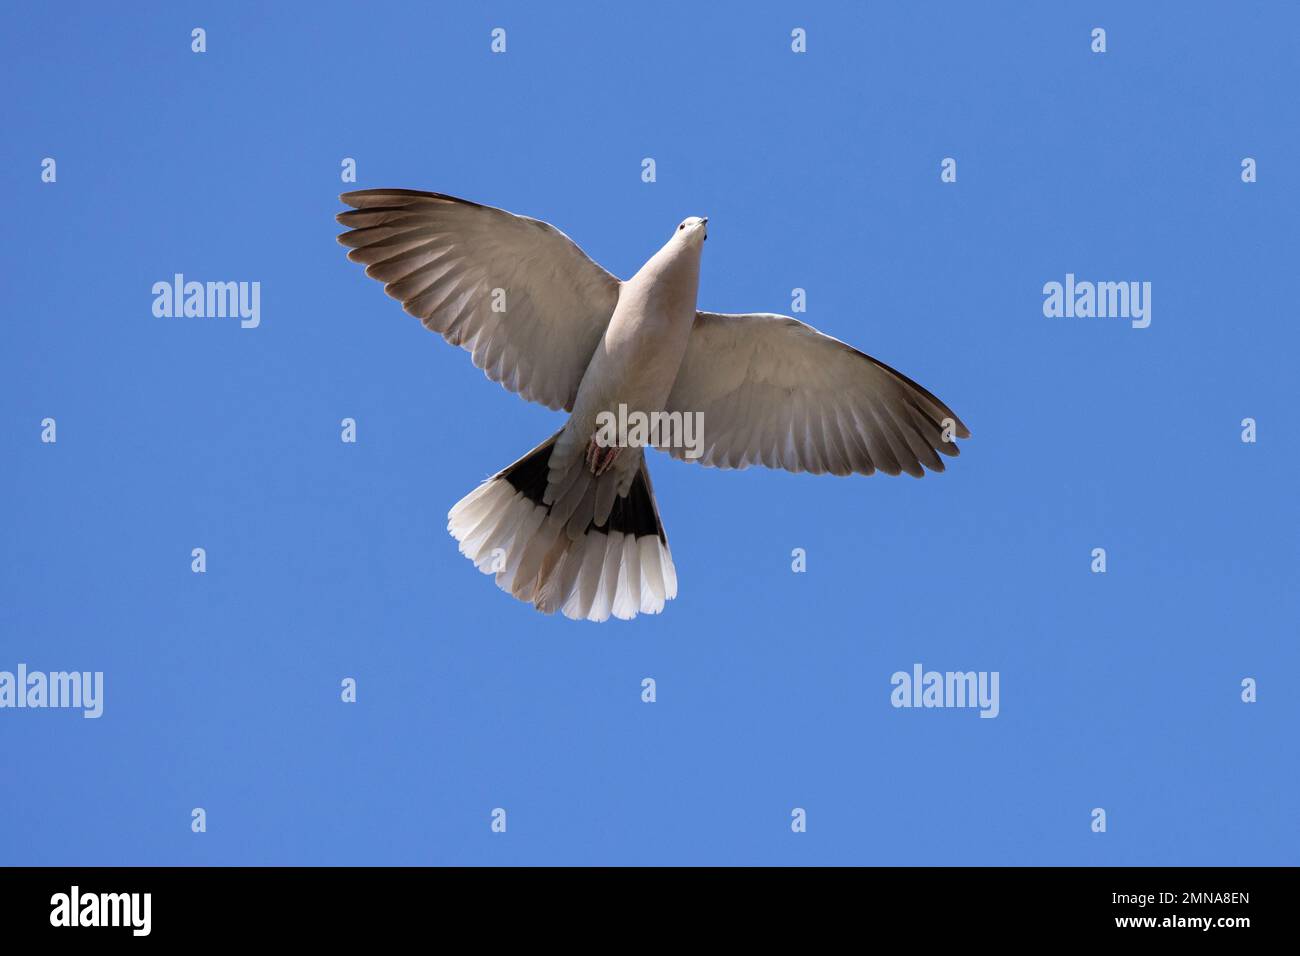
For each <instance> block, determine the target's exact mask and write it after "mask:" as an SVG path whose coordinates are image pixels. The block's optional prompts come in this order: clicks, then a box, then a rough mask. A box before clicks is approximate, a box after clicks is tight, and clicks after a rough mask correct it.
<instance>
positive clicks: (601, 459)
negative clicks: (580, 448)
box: [587, 435, 623, 478]
mask: <svg viewBox="0 0 1300 956" xmlns="http://www.w3.org/2000/svg"><path fill="white" fill-rule="evenodd" d="M622 450H623V449H622V448H620V447H619V446H618V445H602V444H600V442H598V441H597V440H596V436H595V435H592V436H591V440H590V441H588V442H587V470H588V471H590V472H591V473H592V474H593V475H595V476H596V477H597V478H599V477H600V476H601V475H603V474H604V473H605V472H607V471H609V466H610V465H612V464H614V459H616V458H618V453H619V452H621V451H622Z"/></svg>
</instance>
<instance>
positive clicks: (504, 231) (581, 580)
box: [338, 189, 970, 621]
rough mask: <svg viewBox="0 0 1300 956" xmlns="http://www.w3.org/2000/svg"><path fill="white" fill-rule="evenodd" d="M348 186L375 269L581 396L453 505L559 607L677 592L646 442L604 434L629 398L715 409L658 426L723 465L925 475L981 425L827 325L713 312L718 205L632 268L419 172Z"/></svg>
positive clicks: (539, 383)
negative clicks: (709, 307) (677, 425)
mask: <svg viewBox="0 0 1300 956" xmlns="http://www.w3.org/2000/svg"><path fill="white" fill-rule="evenodd" d="M340 198H341V199H342V201H343V202H344V203H346V204H347V205H348V206H351V207H353V208H351V209H349V210H347V211H346V212H342V213H339V215H338V221H339V222H340V223H341V224H343V225H344V226H347V227H348V231H347V232H345V233H343V234H342V235H340V236H339V237H338V238H339V242H340V243H342V244H343V245H345V246H348V247H349V248H350V249H351V251H350V252H349V253H348V258H349V259H351V260H352V261H353V262H360V263H364V264H365V266H366V275H368V276H370V277H371V278H374V279H378V280H379V281H381V282H383V283H384V291H385V292H387V293H388V294H389V295H390V296H392V297H393V298H395V299H397V300H399V301H400V302H401V303H402V308H403V309H405V311H407V312H409V313H410V314H411V315H413V316H415V317H417V318H418V319H420V321H421V322H423V323H424V325H425V327H426V328H428V329H431V330H432V331H434V332H437V333H438V334H439V335H441V336H442V337H443V338H444V339H446V340H447V341H448V342H450V343H451V344H452V345H459V346H460V347H461V348H464V349H465V350H467V351H468V352H469V353H470V354H471V356H472V357H473V361H474V364H475V365H476V366H478V367H479V368H481V369H482V370H483V372H484V373H485V374H486V375H487V377H488V378H490V379H492V380H493V381H495V382H499V383H500V384H501V385H503V386H505V387H506V388H507V389H509V390H510V391H512V392H517V393H518V394H519V395H521V396H522V397H524V398H526V399H528V400H529V401H534V402H540V403H541V404H543V405H545V406H546V407H548V408H553V409H560V408H562V409H564V410H565V411H567V412H569V420H568V421H567V422H566V423H565V425H564V427H563V428H561V429H560V430H559V431H558V432H556V433H555V434H554V435H552V436H551V437H550V438H548V439H546V441H544V442H542V443H541V444H540V445H538V446H537V447H536V448H534V449H533V450H532V451H530V452H528V454H526V455H524V456H523V457H522V458H520V459H519V460H518V461H516V462H515V463H514V464H512V465H509V466H508V467H506V468H505V469H503V470H502V471H500V472H498V473H497V474H496V475H494V476H493V477H491V478H489V479H487V480H486V481H485V482H483V483H482V484H481V485H479V486H478V487H477V488H475V489H474V490H473V491H471V492H470V493H469V494H468V495H466V496H465V497H464V498H462V499H461V500H460V501H459V502H458V503H457V504H456V505H455V507H453V508H452V509H451V512H450V513H449V515H448V524H447V529H448V530H449V531H450V532H451V534H452V535H453V536H454V537H455V538H456V540H457V541H458V542H459V544H460V550H461V552H462V553H463V554H464V555H465V556H466V557H467V558H469V559H470V560H471V561H473V562H474V564H475V566H476V567H477V568H478V569H479V570H480V571H482V572H483V573H484V574H494V575H495V576H496V583H497V586H498V587H500V588H501V589H502V590H503V591H505V592H507V593H508V594H511V595H513V596H514V597H516V598H518V599H519V600H521V601H527V602H530V603H532V604H533V605H534V606H535V607H536V608H537V609H538V610H540V611H542V612H544V613H547V614H550V613H553V612H555V611H557V610H558V611H561V612H562V613H563V614H564V615H565V616H566V617H570V618H574V619H577V620H582V619H586V620H589V621H604V620H606V619H607V618H609V616H610V615H611V614H612V615H613V616H615V617H617V618H622V619H628V618H632V617H635V616H636V614H637V613H638V612H640V613H643V614H657V613H659V612H660V611H662V610H663V608H664V602H665V601H669V600H671V599H672V598H674V597H676V596H677V572H676V570H675V569H674V567H673V559H672V553H671V552H670V551H669V548H668V537H667V535H666V534H665V533H664V528H663V524H662V523H661V522H660V519H659V508H658V505H657V504H656V503H655V497H654V488H653V486H652V485H651V483H650V472H649V471H648V469H647V467H646V462H645V449H644V444H645V442H641V443H639V444H637V443H633V442H629V441H626V440H625V439H626V437H627V436H626V435H625V434H622V433H621V434H620V436H619V440H618V441H614V442H611V441H610V440H609V439H608V437H605V438H602V434H601V428H600V426H601V425H602V423H607V422H609V421H610V420H611V417H612V416H614V415H616V414H617V413H618V412H619V410H620V406H623V407H624V408H623V410H624V411H625V412H626V410H627V409H631V410H632V411H633V412H637V411H639V412H642V413H644V414H645V415H650V414H655V413H657V414H659V415H660V416H661V419H667V420H671V415H672V413H682V415H698V416H700V417H699V419H698V420H699V421H701V423H702V432H701V435H700V440H699V441H698V442H697V443H696V444H695V446H694V448H684V447H681V446H680V443H668V444H664V442H663V440H662V436H661V435H660V436H659V437H658V439H656V440H657V441H659V443H660V447H662V448H663V450H665V451H667V452H668V453H669V454H670V455H672V456H674V457H676V458H683V459H685V460H694V461H699V462H701V463H702V464H705V465H712V466H714V467H716V468H746V467H748V466H749V465H765V466H767V467H768V468H784V469H786V470H787V471H793V472H803V471H808V472H812V473H813V474H823V473H825V472H830V473H831V474H835V475H847V474H850V473H857V474H863V475H870V474H872V473H874V472H875V471H877V470H880V471H883V472H885V473H886V474H890V475H897V474H899V473H900V472H907V473H908V474H909V475H915V476H916V477H918V478H919V477H920V476H922V475H924V474H925V469H926V468H929V469H930V470H932V471H943V470H944V466H943V461H942V459H940V457H939V455H940V454H944V455H949V456H952V455H956V454H957V453H958V448H957V446H956V444H955V443H954V442H953V439H954V438H969V437H970V432H969V431H968V430H967V428H966V426H965V425H963V424H962V423H961V421H960V419H958V418H957V416H956V415H955V414H954V413H953V412H952V411H951V410H950V409H949V408H948V406H947V405H945V404H944V403H943V402H941V401H939V399H937V398H935V397H934V396H933V395H932V394H930V393H929V392H928V391H926V390H925V389H924V388H922V387H921V386H920V385H917V384H916V383H915V382H913V381H912V380H911V379H909V378H907V377H906V376H904V375H901V374H900V373H898V372H896V371H894V370H893V369H892V368H890V367H889V366H887V365H885V364H884V363H882V362H878V361H877V360H876V359H874V358H872V357H871V356H869V355H865V354H863V353H862V352H859V351H858V350H857V349H855V348H852V347H851V346H849V345H846V344H844V343H843V342H840V341H839V340H837V339H833V338H831V337H830V336H828V335H823V334H822V333H821V332H818V331H817V330H816V329H814V328H812V327H811V326H808V325H805V324H804V323H802V322H799V321H796V320H795V319H792V318H790V317H789V316H785V315H769V314H762V313H759V314H752V315H724V314H720V313H717V312H700V311H697V309H696V305H695V298H696V292H697V289H698V287H699V279H700V254H701V251H702V249H703V246H704V240H705V239H706V238H707V227H708V219H707V218H699V217H694V216H693V217H691V218H689V219H686V220H684V221H683V222H682V223H681V224H680V225H679V226H677V228H676V229H674V230H673V234H672V235H671V236H670V237H669V239H668V241H667V242H666V243H664V245H663V248H661V249H660V250H659V251H658V252H656V253H655V254H654V255H653V256H651V258H650V260H649V261H648V262H647V263H646V264H645V265H644V266H642V267H641V269H640V270H639V271H638V272H637V274H636V275H634V276H633V277H632V278H630V279H628V280H626V281H620V280H618V279H616V278H615V277H614V276H612V275H610V274H609V273H608V272H606V271H605V270H604V269H602V268H601V267H600V266H598V265H597V264H596V263H595V262H593V261H592V260H591V259H589V258H588V257H587V256H586V255H585V254H584V253H583V251H582V250H581V249H579V248H578V246H577V245H575V244H574V242H573V241H572V240H571V239H569V237H568V236H566V235H564V233H562V232H560V231H559V230H558V229H556V228H555V227H553V226H551V225H548V224H547V223H544V222H540V221H538V220H536V219H529V218H526V217H524V216H516V215H514V214H512V213H509V212H506V211H504V210H502V209H494V208H492V207H491V206H483V205H479V204H478V203H474V202H469V201H467V200H464V199H457V198H455V197H453V196H446V195H442V194H440V193H429V192H419V191H415V190H408V189H363V190H359V191H357V192H349V193H344V194H343V195H342V196H341V197H340ZM664 413H667V415H664ZM630 417H631V416H630V415H628V418H630ZM625 420H626V419H625Z"/></svg>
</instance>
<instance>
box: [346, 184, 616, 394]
mask: <svg viewBox="0 0 1300 956" xmlns="http://www.w3.org/2000/svg"><path fill="white" fill-rule="evenodd" d="M339 198H340V199H342V200H343V202H345V203H347V204H348V205H349V206H352V207H353V208H352V209H350V210H348V211H347V212H342V213H339V215H338V221H339V222H340V223H342V224H343V225H345V226H347V227H349V231H348V232H345V233H343V234H342V235H341V236H339V242H340V243H342V244H343V245H345V246H349V247H350V248H351V250H352V251H351V252H349V253H348V258H349V259H351V260H352V261H353V262H361V263H364V264H365V265H366V275H368V276H370V277H371V278H373V279H378V280H379V281H380V282H383V283H384V291H385V292H387V293H388V294H389V295H391V296H392V297H393V298H394V299H397V300H399V301H400V302H401V303H402V308H403V309H405V310H406V311H407V312H409V313H410V314H411V315H414V316H415V317H416V318H418V319H420V321H422V322H423V323H424V325H425V327H426V328H428V329H430V330H432V331H434V332H437V333H438V334H439V335H441V336H442V337H443V338H444V339H446V340H447V341H448V342H450V343H451V344H452V345H459V346H460V347H461V348H464V349H466V350H467V351H468V352H469V353H470V354H471V356H472V357H473V360H474V364H475V365H477V366H478V367H479V368H481V369H482V370H483V372H484V374H486V375H487V377H488V378H490V379H492V380H493V381H494V382H500V383H501V384H502V385H504V386H505V387H506V388H508V389H509V390H510V391H512V392H517V393H519V395H521V396H522V397H524V398H526V399H528V400H529V401H533V402H540V403H541V404H543V405H545V406H547V407H548V408H564V409H566V410H569V409H572V407H573V400H574V397H575V396H576V395H577V393H578V384H579V383H580V382H581V381H582V375H583V372H585V371H586V369H587V364H588V362H589V361H590V360H591V356H592V353H593V352H595V350H596V346H597V344H598V343H599V342H600V337H601V336H602V335H603V334H604V332H605V327H606V325H608V323H609V317H610V315H611V314H612V313H613V311H614V306H615V304H617V302H618V287H619V283H618V280H617V279H615V278H614V277H613V276H612V275H610V274H609V273H608V272H606V271H605V270H604V269H602V268H601V267H600V266H598V265H596V263H594V262H592V261H591V259H589V258H587V256H586V254H585V253H583V251H582V250H581V249H579V248H578V247H577V245H575V244H574V242H573V240H571V239H570V238H569V237H568V236H566V235H565V234H564V233H562V232H560V231H559V230H558V229H556V228H555V227H554V226H551V225H548V224H547V223H544V222H540V221H539V220H536V219H528V218H526V217H524V216H516V215H514V214H512V213H508V212H506V211H505V210H502V209H494V208H492V207H491V206H480V205H479V204H478V203H472V202H468V201H466V200H464V199H456V198H455V197H453V196H444V195H442V194H441V193H426V192H417V191H415V190H410V189H363V190H360V191H358V192H350V193H344V194H343V195H342V196H340V197H339Z"/></svg>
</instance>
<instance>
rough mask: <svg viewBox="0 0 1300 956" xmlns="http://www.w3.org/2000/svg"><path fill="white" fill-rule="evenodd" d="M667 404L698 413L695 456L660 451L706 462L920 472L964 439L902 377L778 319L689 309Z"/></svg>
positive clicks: (948, 416)
mask: <svg viewBox="0 0 1300 956" xmlns="http://www.w3.org/2000/svg"><path fill="white" fill-rule="evenodd" d="M667 411H669V412H684V413H691V412H702V413H703V416H704V417H703V420H702V436H703V452H704V453H703V455H702V456H701V457H699V458H697V459H689V458H687V457H686V455H687V451H688V449H685V448H677V447H673V448H666V449H665V450H666V451H668V452H669V453H670V454H672V455H673V456H674V457H676V458H682V459H685V460H688V461H690V460H696V461H699V462H701V463H703V464H705V465H712V466H714V467H717V468H746V467H748V466H749V465H759V464H761V465H766V466H767V467H768V468H784V469H786V470H787V471H796V472H798V471H810V472H813V473H814V474H822V473H824V472H831V473H832V474H836V475H847V474H850V473H852V472H857V473H859V474H865V475H869V474H872V473H873V472H874V471H876V470H877V469H879V470H880V471H883V472H886V473H887V474H891V475H897V474H898V473H899V472H903V471H905V472H907V473H908V474H910V475H915V476H917V477H920V476H921V475H924V474H925V468H929V469H931V470H932V471H943V469H944V466H943V461H942V460H941V459H940V458H939V453H942V454H944V455H956V454H957V453H958V449H957V446H956V444H954V443H953V441H952V439H953V438H954V437H956V438H969V437H970V432H969V431H968V430H967V428H966V426H965V425H964V424H962V422H961V420H960V419H958V418H957V416H956V415H955V414H953V412H952V410H951V409H950V408H948V406H947V405H945V404H944V403H943V402H941V401H939V399H937V398H935V397H934V396H933V395H931V394H930V393H929V392H928V391H926V390H925V389H924V388H922V387H921V386H920V385H917V384H916V383H915V382H913V381H912V380H911V379H909V378H907V377H906V376H904V375H901V374H900V373H898V372H896V371H894V370H893V369H892V368H890V367H889V366H888V365H885V364H884V363H882V362H878V361H876V360H875V359H873V358H872V357H871V356H869V355H865V354H863V353H862V352H859V351H858V350H857V349H855V348H853V347H851V346H849V345H845V344H844V343H843V342H841V341H839V340H838V339H833V338H831V337H830V336H829V335H823V334H822V333H821V332H818V331H817V330H816V329H814V328H812V327H811V326H808V325H805V324H804V323H802V322H799V321H797V320H795V319H792V318H790V317H789V316H784V315H768V314H754V315H720V314H718V313H715V312H700V313H698V314H697V315H696V317H695V326H694V328H693V329H692V331H691V337H690V341H689V343H688V345H687V349H686V356H685V358H684V359H683V360H682V366H681V370H680V372H679V373H678V376H677V381H676V383H675V384H674V386H673V389H672V392H671V394H670V395H669V397H668V403H667ZM923 466H924V467H923Z"/></svg>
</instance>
